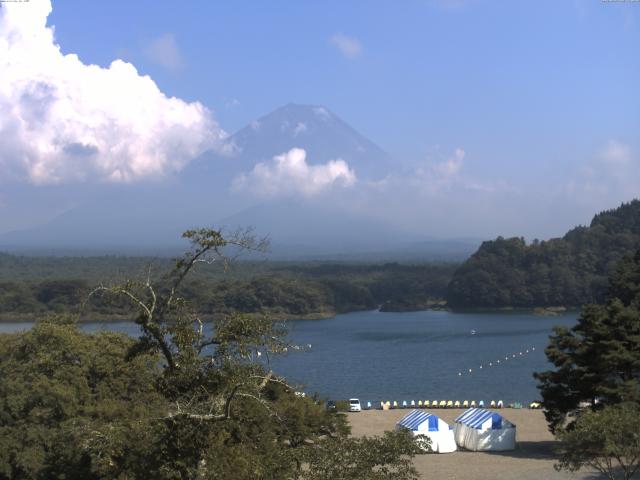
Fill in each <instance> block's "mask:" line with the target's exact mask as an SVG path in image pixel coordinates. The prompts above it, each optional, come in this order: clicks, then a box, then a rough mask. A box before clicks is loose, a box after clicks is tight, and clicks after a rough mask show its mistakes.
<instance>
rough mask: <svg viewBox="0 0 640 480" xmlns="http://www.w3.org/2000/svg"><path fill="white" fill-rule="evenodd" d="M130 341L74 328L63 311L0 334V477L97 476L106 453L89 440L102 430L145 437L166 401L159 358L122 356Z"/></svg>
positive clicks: (135, 439) (138, 439) (139, 440)
mask: <svg viewBox="0 0 640 480" xmlns="http://www.w3.org/2000/svg"><path fill="white" fill-rule="evenodd" d="M133 344H134V340H133V339H131V338H129V337H127V336H125V335H122V334H117V333H112V332H100V333H97V334H95V335H87V334H83V333H80V332H79V331H78V330H77V329H76V326H75V324H74V322H73V321H70V319H69V318H68V317H52V318H50V319H47V320H44V321H41V322H38V323H37V324H36V325H35V326H34V327H33V328H32V329H31V330H29V331H26V332H21V333H12V334H3V335H0V378H1V379H2V381H1V382H0V478H2V479H16V478H30V479H52V478H78V479H79V478H83V479H94V478H95V479H97V478H103V475H102V474H103V473H104V470H105V467H104V465H103V464H104V462H107V463H109V462H110V461H111V460H110V459H109V457H101V456H100V455H99V452H98V451H96V450H95V449H94V448H93V447H92V446H93V445H95V444H96V443H98V442H102V441H103V440H102V438H103V437H102V435H103V433H104V432H113V434H112V436H116V435H119V436H121V437H122V438H126V440H127V442H126V444H127V445H130V446H135V445H144V444H148V443H149V442H148V441H147V440H148V436H149V435H148V433H147V431H146V427H147V426H148V425H149V418H150V416H151V415H155V414H156V413H157V411H158V410H161V409H162V406H163V405H164V404H165V403H166V402H165V401H164V399H163V398H162V396H161V395H160V394H159V393H158V392H157V389H156V387H155V381H156V377H157V374H158V369H157V368H156V365H157V364H158V357H157V356H156V355H155V354H154V353H147V354H143V355H138V356H136V357H135V358H131V359H130V360H128V361H127V360H125V356H126V354H127V352H128V351H129V349H130V348H131V347H132V346H133ZM120 449H122V444H121V445H120ZM123 453H124V452H122V451H121V452H120V455H122V454H123Z"/></svg>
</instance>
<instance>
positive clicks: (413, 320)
mask: <svg viewBox="0 0 640 480" xmlns="http://www.w3.org/2000/svg"><path fill="white" fill-rule="evenodd" d="M576 318H577V314H576V313H575V312H570V313H566V314H564V315H561V316H557V317H541V316H536V315H532V314H524V313H452V312H445V311H424V312H409V313H381V312H376V311H373V312H357V313H349V314H345V315H338V316H336V317H334V318H331V319H326V320H296V321H291V322H289V327H290V335H291V339H292V341H293V342H295V343H298V344H300V345H308V344H310V345H311V348H310V349H308V351H306V352H292V353H290V354H288V355H286V356H284V357H281V358H278V359H277V360H276V361H275V362H274V369H275V370H276V371H277V372H278V373H279V374H282V375H284V376H286V377H287V378H288V379H289V381H290V382H294V383H297V384H300V385H301V388H303V389H304V390H305V391H306V392H308V393H313V392H319V393H320V394H321V395H322V396H323V397H327V398H336V399H342V398H349V397H358V398H360V399H361V401H364V402H366V401H371V402H379V401H380V400H397V401H399V402H401V401H402V400H407V401H409V400H416V401H417V400H419V399H422V400H443V399H446V400H448V399H451V400H465V399H468V400H473V399H475V400H481V399H482V400H485V402H486V401H488V400H491V399H495V400H498V399H502V400H503V401H504V402H505V403H510V402H514V401H519V402H522V403H529V402H530V401H532V400H535V399H538V398H539V395H538V392H537V389H536V383H535V380H534V379H533V377H532V374H533V372H535V371H541V370H546V369H548V368H550V367H551V365H550V364H549V363H548V362H547V360H546V357H545V355H544V348H545V347H546V345H547V343H548V336H549V335H550V334H551V333H552V331H551V329H552V327H553V326H554V325H565V326H571V325H573V324H575V322H576ZM24 328H29V324H25V323H3V324H0V332H8V331H16V330H19V329H24ZM81 328H82V329H83V330H85V331H96V330H99V329H103V328H104V329H109V330H115V331H120V332H124V333H127V334H130V335H136V334H137V332H138V326H137V325H135V324H133V323H126V322H113V323H110V322H101V323H85V324H82V326H81ZM472 331H473V332H475V334H472ZM527 350H528V352H527ZM521 353H522V354H521ZM514 355H515V357H514ZM490 364H491V365H490ZM480 366H482V368H480ZM469 369H471V370H472V371H471V372H469Z"/></svg>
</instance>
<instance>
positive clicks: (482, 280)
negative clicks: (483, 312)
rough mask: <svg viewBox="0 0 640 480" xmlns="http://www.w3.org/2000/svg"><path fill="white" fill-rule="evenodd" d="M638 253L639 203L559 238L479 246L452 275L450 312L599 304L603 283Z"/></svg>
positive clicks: (604, 290) (603, 293) (502, 240)
mask: <svg viewBox="0 0 640 480" xmlns="http://www.w3.org/2000/svg"><path fill="white" fill-rule="evenodd" d="M638 248H640V200H633V201H632V202H629V203H625V204H623V205H621V206H620V207H619V208H617V209H614V210H609V211H605V212H602V213H599V214H597V215H596V216H595V217H594V218H593V220H592V221H591V224H590V225H589V226H588V227H577V228H574V229H573V230H571V231H569V232H568V233H567V234H566V235H565V236H564V237H562V238H554V239H551V240H548V241H538V240H535V241H533V242H532V243H531V244H527V243H526V242H525V240H524V239H523V238H502V237H498V238H497V239H496V240H494V241H490V242H484V243H483V244H482V245H481V246H480V248H479V249H478V251H477V252H476V253H474V254H473V255H472V256H471V257H470V258H469V259H468V260H467V261H466V262H465V263H464V264H463V265H462V266H461V267H460V268H459V269H458V270H457V271H456V273H455V274H454V276H453V279H452V280H451V283H450V284H449V287H448V293H447V301H448V302H449V304H451V305H452V306H454V307H487V308H495V307H507V306H508V307H527V308H529V307H546V306H567V307H570V306H571V307H578V306H581V305H584V304H587V303H592V302H602V301H604V299H605V298H606V294H607V278H608V277H609V276H610V275H611V274H612V273H613V272H614V271H615V267H616V265H617V264H618V262H619V261H620V259H621V258H622V257H624V256H625V255H629V254H633V252H635V251H636V249H638Z"/></svg>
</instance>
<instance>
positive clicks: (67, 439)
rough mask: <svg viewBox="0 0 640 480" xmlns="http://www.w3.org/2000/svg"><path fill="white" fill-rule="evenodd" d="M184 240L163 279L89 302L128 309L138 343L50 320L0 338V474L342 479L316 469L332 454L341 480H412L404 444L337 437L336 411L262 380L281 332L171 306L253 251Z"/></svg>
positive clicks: (208, 234)
mask: <svg viewBox="0 0 640 480" xmlns="http://www.w3.org/2000/svg"><path fill="white" fill-rule="evenodd" d="M184 236H185V238H187V239H189V240H190V241H191V243H192V249H191V250H190V251H189V252H188V253H187V254H185V256H184V257H182V258H180V259H178V260H177V261H176V263H175V267H174V268H173V269H172V270H170V271H169V272H168V273H166V274H165V275H162V276H161V277H159V278H158V279H157V280H156V279H154V275H152V272H151V271H149V272H148V275H147V276H146V277H145V278H143V279H142V280H141V281H127V282H125V283H122V284H117V285H113V286H100V287H98V288H97V289H96V290H95V291H94V292H93V294H92V295H93V296H96V295H98V294H105V295H107V296H115V297H117V298H125V299H127V300H128V301H129V302H130V303H131V304H132V306H133V308H134V310H135V312H136V318H135V321H136V322H137V323H138V324H139V325H140V328H141V335H140V337H139V338H137V339H131V338H128V337H126V336H123V335H117V334H113V333H100V334H96V335H91V334H84V333H80V332H78V331H77V330H76V329H75V326H74V325H73V324H68V323H65V322H60V321H58V322H52V321H49V322H44V323H38V324H37V325H36V326H35V327H34V329H33V330H31V331H30V332H26V333H17V334H12V335H3V336H0V374H2V379H3V382H2V384H0V404H1V405H0V406H2V410H0V411H1V412H2V413H1V414H0V478H29V479H50V478H65V479H76V478H77V479H97V478H101V479H102V478H106V479H124V478H126V479H136V478H155V479H167V480H168V479H233V480H242V479H286V478H291V479H295V478H298V479H302V478H306V477H307V476H308V475H313V476H312V477H309V478H313V479H318V478H327V479H328V478H341V477H339V476H338V477H336V476H332V474H331V472H334V471H339V470H335V469H334V470H330V469H329V465H330V462H331V461H333V460H340V459H341V458H343V459H345V460H346V461H347V462H346V465H345V468H346V469H345V470H344V471H345V472H347V473H349V472H351V473H349V475H351V476H350V477H342V478H362V479H367V478H372V479H378V478H396V479H398V480H405V479H410V478H414V477H415V471H414V470H413V469H412V467H411V465H410V457H411V456H412V455H413V454H414V453H415V448H414V444H413V443H412V442H409V441H408V440H406V439H405V440H401V439H400V438H399V437H398V436H397V435H388V436H386V437H384V438H380V439H367V440H354V439H349V438H348V437H347V435H348V432H349V428H348V426H347V424H346V419H345V417H344V416H343V415H340V414H335V413H332V412H327V411H326V410H325V409H324V408H323V406H322V405H321V404H320V403H319V402H316V401H314V399H309V398H300V397H298V396H297V395H296V394H295V392H294V390H293V388H292V387H291V386H290V385H289V384H288V383H287V382H286V380H285V379H284V378H281V377H278V376H277V375H276V374H275V372H273V371H272V370H271V368H270V358H271V357H272V355H276V354H278V353H280V352H283V351H286V350H287V349H288V348H292V347H293V346H291V345H288V344H287V343H286V340H285V331H284V329H283V328H281V326H279V325H278V324H276V323H274V322H271V321H270V320H269V319H267V318H263V317H257V316H244V315H228V316H219V317H216V319H215V320H211V321H210V322H211V323H210V324H208V322H207V321H206V320H205V319H204V318H202V317H201V315H200V313H199V312H198V309H197V308H193V306H192V305H191V304H190V303H189V302H188V301H187V300H186V299H185V297H184V296H183V293H182V292H183V286H184V285H185V281H186V279H187V277H189V276H190V275H191V274H192V272H193V270H194V269H195V268H196V266H198V265H201V264H209V263H212V262H221V263H223V265H226V264H227V262H228V258H229V255H230V254H235V253H236V251H238V250H243V249H262V248H263V247H264V244H263V243H262V242H261V241H260V240H258V239H256V238H255V237H253V236H252V235H251V233H250V232H240V233H238V234H236V235H233V236H231V237H223V235H222V234H221V233H220V232H219V231H215V230H209V229H201V230H192V231H188V232H186V233H185V234H184ZM335 448H339V449H340V454H341V455H343V457H340V458H335V457H334V453H335V452H334V449H335ZM374 453H375V461H374V457H373V455H374ZM316 465H317V466H318V468H317V469H316ZM338 467H339V466H337V465H336V466H335V468H338ZM322 472H326V475H325V476H322V475H323V473H322ZM384 472H395V473H394V475H393V476H390V475H391V473H387V474H386V476H381V475H382V474H383V473H384ZM345 474H346V473H345ZM354 475H357V477H354Z"/></svg>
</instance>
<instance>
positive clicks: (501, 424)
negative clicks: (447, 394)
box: [454, 408, 513, 429]
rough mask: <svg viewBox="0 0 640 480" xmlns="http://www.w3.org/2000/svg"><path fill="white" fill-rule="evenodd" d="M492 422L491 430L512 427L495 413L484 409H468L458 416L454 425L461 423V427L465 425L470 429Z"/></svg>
mask: <svg viewBox="0 0 640 480" xmlns="http://www.w3.org/2000/svg"><path fill="white" fill-rule="evenodd" d="M489 419H491V420H492V424H493V425H492V427H491V428H494V429H495V428H510V427H513V425H512V424H511V423H510V422H508V421H506V420H503V417H502V415H500V414H499V413H496V412H492V411H491V410H485V409H484V408H470V409H469V410H467V411H465V412H464V413H462V414H461V415H459V416H458V417H457V418H456V419H455V420H454V421H455V422H456V423H462V424H463V425H467V426H469V427H471V428H480V427H482V424H483V423H485V422H486V421H487V420H489Z"/></svg>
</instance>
